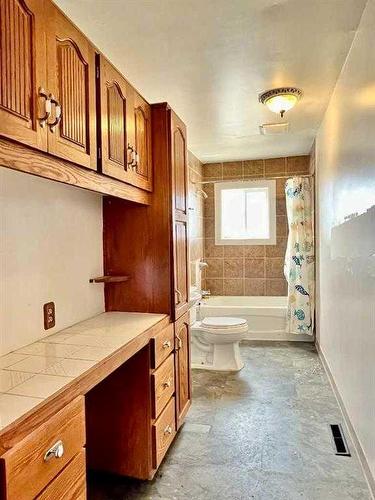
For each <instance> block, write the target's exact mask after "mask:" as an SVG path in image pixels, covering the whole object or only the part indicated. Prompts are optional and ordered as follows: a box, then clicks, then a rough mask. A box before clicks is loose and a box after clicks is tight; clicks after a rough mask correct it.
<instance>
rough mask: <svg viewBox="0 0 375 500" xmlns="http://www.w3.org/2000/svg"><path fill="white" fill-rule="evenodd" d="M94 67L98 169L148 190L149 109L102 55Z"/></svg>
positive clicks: (149, 178)
mask: <svg viewBox="0 0 375 500" xmlns="http://www.w3.org/2000/svg"><path fill="white" fill-rule="evenodd" d="M97 65H98V67H99V75H100V77H99V85H98V93H99V94H100V116H99V117H98V122H99V123H100V125H99V127H100V131H101V157H102V159H101V170H102V172H103V173H104V174H106V175H110V176H111V177H115V178H116V179H120V180H123V181H125V182H127V183H129V184H132V185H133V186H137V187H139V188H142V189H146V190H148V191H151V190H152V164H151V109H150V106H149V104H148V103H147V102H146V101H145V100H144V99H142V97H141V96H140V95H139V94H137V92H136V91H135V90H134V88H133V87H132V86H131V85H130V84H129V83H128V82H127V81H126V80H125V78H124V77H123V76H122V75H121V73H119V72H118V71H117V70H116V68H114V67H113V66H112V64H111V63H110V62H109V61H107V60H106V59H105V58H104V57H103V56H99V57H97Z"/></svg>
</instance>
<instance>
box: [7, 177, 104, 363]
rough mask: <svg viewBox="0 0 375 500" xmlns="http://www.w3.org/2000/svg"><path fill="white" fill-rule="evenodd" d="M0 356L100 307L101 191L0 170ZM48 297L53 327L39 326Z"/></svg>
mask: <svg viewBox="0 0 375 500" xmlns="http://www.w3.org/2000/svg"><path fill="white" fill-rule="evenodd" d="M0 189H1V200H0V213H1V217H0V221H1V222H0V232H1V233H0V234H1V235H2V236H1V247H0V274H1V279H0V281H1V300H0V355H3V354H6V353H7V352H9V351H11V350H14V349H17V348H19V347H21V346H23V345H26V344H29V343H31V342H33V341H35V340H38V339H41V338H43V337H45V336H46V335H49V334H50V333H53V332H56V331H58V330H60V329H62V328H65V327H67V326H70V325H72V324H74V323H77V322H78V321H81V320H84V319H87V318H89V317H91V316H93V315H95V314H97V313H100V312H102V311H104V303H103V300H104V299H103V285H100V284H98V285H97V284H89V278H91V277H94V276H100V275H101V274H102V272H103V265H102V258H103V257H102V197H101V196H100V195H98V194H94V193H90V192H88V191H83V190H80V189H78V188H72V187H70V186H65V185H63V184H57V183H54V182H51V181H48V180H45V179H40V178H38V177H32V176H30V175H26V174H23V173H19V172H14V171H11V170H8V169H5V168H1V169H0ZM49 301H54V302H55V305H56V326H55V327H54V328H52V329H50V330H48V331H45V330H44V327H43V304H44V303H46V302H49Z"/></svg>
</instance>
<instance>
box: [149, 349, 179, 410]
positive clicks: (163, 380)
mask: <svg viewBox="0 0 375 500" xmlns="http://www.w3.org/2000/svg"><path fill="white" fill-rule="evenodd" d="M151 381H152V390H153V418H157V417H158V415H159V414H160V412H161V411H162V409H163V408H164V407H165V405H166V404H167V402H168V401H169V399H170V397H171V396H172V394H173V393H174V390H175V387H174V354H171V355H170V356H169V358H167V359H166V360H165V361H164V363H163V364H162V365H160V366H159V368H158V369H157V370H155V371H154V373H153V374H152V375H151Z"/></svg>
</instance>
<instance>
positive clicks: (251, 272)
mask: <svg viewBox="0 0 375 500" xmlns="http://www.w3.org/2000/svg"><path fill="white" fill-rule="evenodd" d="M264 273H265V271H264V259H245V277H246V278H264V276H265V274H264Z"/></svg>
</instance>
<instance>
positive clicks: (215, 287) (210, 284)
mask: <svg viewBox="0 0 375 500" xmlns="http://www.w3.org/2000/svg"><path fill="white" fill-rule="evenodd" d="M205 285H206V288H205V289H206V290H209V291H210V292H211V295H223V292H224V288H223V279H213V278H206V283H205Z"/></svg>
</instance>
